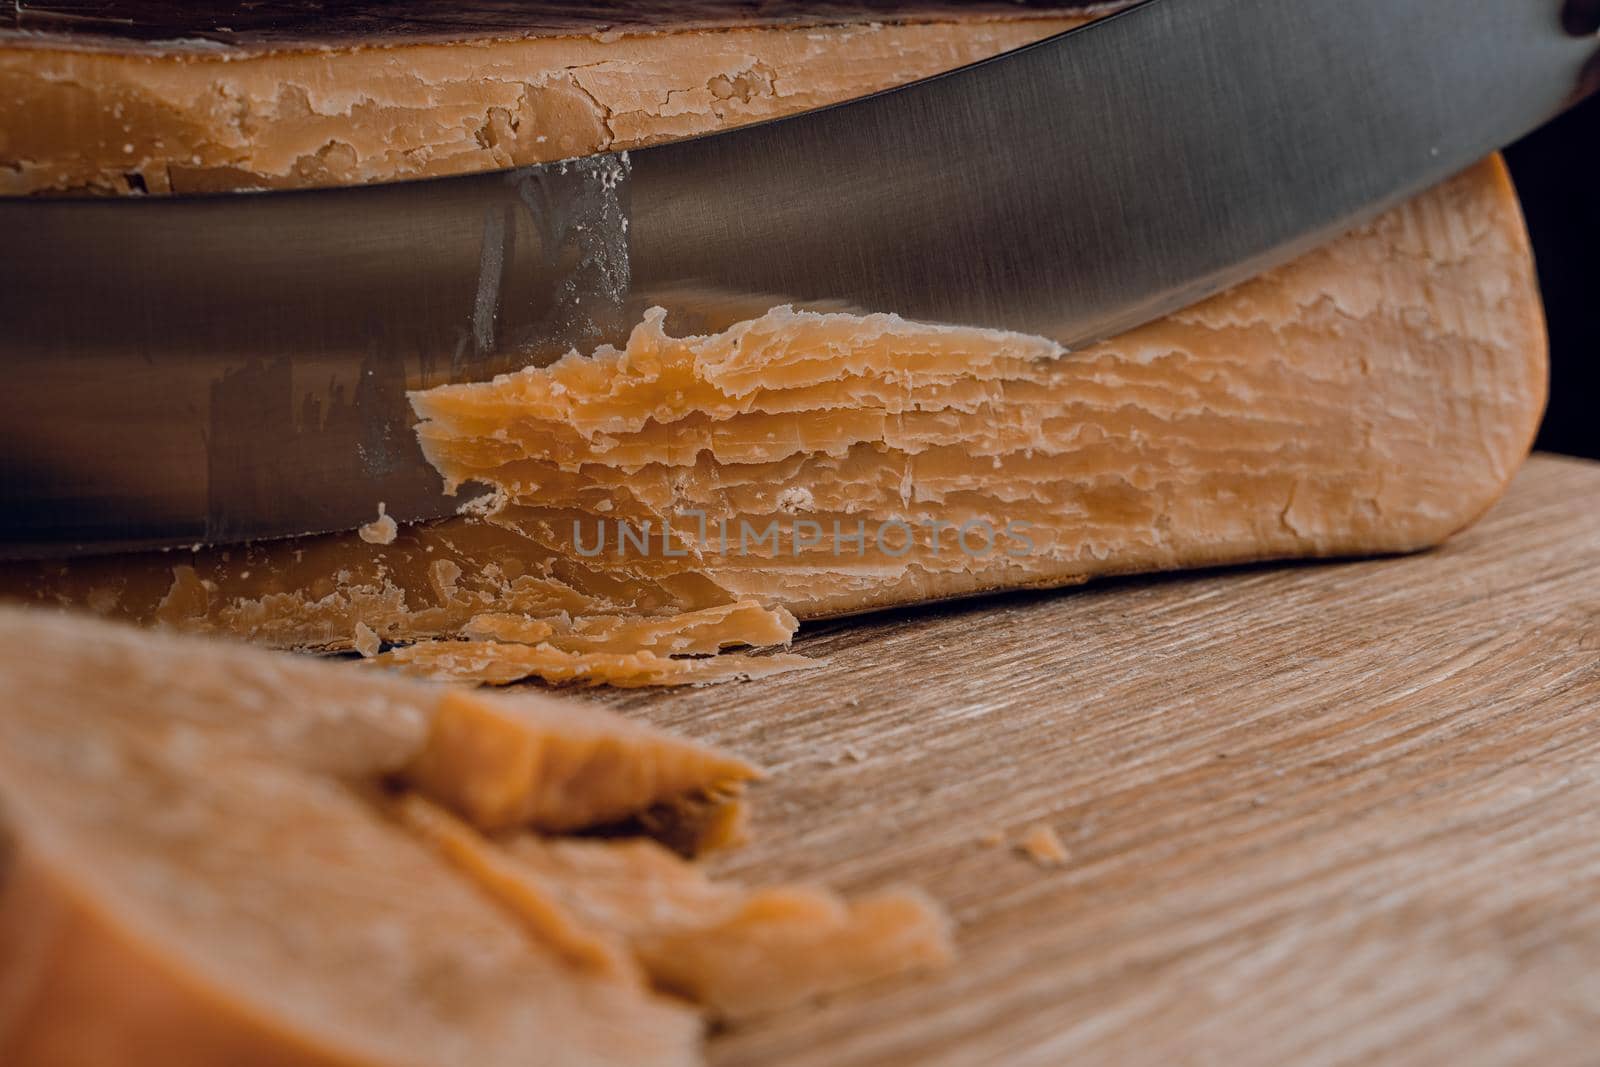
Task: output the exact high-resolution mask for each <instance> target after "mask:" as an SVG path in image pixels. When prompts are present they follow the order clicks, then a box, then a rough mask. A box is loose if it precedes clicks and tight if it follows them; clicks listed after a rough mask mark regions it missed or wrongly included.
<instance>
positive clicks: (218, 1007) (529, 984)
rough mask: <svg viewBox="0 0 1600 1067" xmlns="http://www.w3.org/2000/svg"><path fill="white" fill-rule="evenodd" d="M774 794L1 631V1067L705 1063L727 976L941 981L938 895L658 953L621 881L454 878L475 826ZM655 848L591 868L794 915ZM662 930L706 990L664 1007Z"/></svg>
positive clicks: (554, 711) (633, 750)
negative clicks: (921, 970) (707, 1031)
mask: <svg viewBox="0 0 1600 1067" xmlns="http://www.w3.org/2000/svg"><path fill="white" fill-rule="evenodd" d="M755 773H756V772H755V769H754V768H753V767H751V766H750V765H749V764H747V763H745V762H744V761H742V760H739V759H738V758H737V757H734V756H732V755H730V754H728V753H725V752H721V751H719V750H716V749H713V748H710V747H708V746H705V745H700V744H695V743H691V742H688V741H685V740H681V739H678V738H675V737H672V736H670V735H667V734H664V733H661V732H659V731H656V730H653V729H649V728H647V727H644V726H642V725H636V724H632V723H629V722H626V721H624V720H623V719H621V718H619V717H617V716H614V715H612V714H610V713H608V712H605V711H602V710H601V709H598V708H591V707H583V708H572V707H566V706H563V705H560V704H557V703H555V702H553V701H549V700H547V699H542V698H524V699H521V700H510V699H497V698H486V697H482V696H479V695H475V694H469V693H466V692H462V691H459V690H452V689H449V688H445V687H436V686H430V685H426V684H424V683H419V682H413V681H408V680H405V679H401V678H397V677H394V676H392V675H389V674H386V673H384V672H380V671H372V670H365V669H362V668H361V667H360V666H358V665H355V664H340V663H327V662H317V661H314V660H310V659H305V658H299V657H293V656H287V655H283V654H279V653H272V652H266V651H262V650H257V649H251V648H248V647H246V646H242V645H236V644H229V643H224V642H211V641H205V640H198V639H195V638H184V637H173V636H166V635H158V634H151V633H148V632H144V631H140V630H137V629H135V628H132V627H119V626H115V625H112V624H108V623H104V622H99V621H94V620H90V619H86V618H83V617H76V616H71V615H63V614H57V613H53V612H46V611H40V610H19V609H15V608H3V609H0V1063H4V1064H6V1065H7V1067H90V1065H93V1067H145V1065H148V1064H150V1063H161V1064H163V1065H186V1064H194V1065H200V1064H207V1065H215V1064H219V1063H226V1064H257V1063H259V1064H268V1063H270V1064H274V1065H312V1064H315V1065H330V1067H331V1065H333V1064H338V1065H340V1067H354V1065H361V1067H411V1065H437V1064H472V1065H474V1067H495V1065H497V1064H506V1065H513V1064H515V1065H526V1064H529V1063H560V1064H562V1065H563V1067H568V1065H570V1067H585V1065H601V1064H604V1065H618V1067H620V1065H624V1064H626V1065H683V1064H693V1063H698V1062H699V1060H700V1051H699V1050H700V1036H701V1028H702V1023H701V1017H702V1012H707V1013H715V1014H718V1015H723V1016H726V1015H728V1014H730V1013H731V1012H730V1009H735V1008H739V1007H741V1006H743V1002H741V1001H738V1000H730V999H729V997H730V994H729V993H727V992H726V991H725V990H724V985H723V982H725V981H726V980H728V979H733V978H736V979H737V982H738V987H739V988H741V989H745V988H748V989H750V990H763V991H764V992H763V993H762V996H761V1000H760V1002H759V1003H760V1005H761V1006H763V1007H771V1006H778V1005H783V1004H792V1003H795V1002H797V1001H799V1000H802V999H805V998H806V997H809V996H812V995H815V994H817V993H821V992H831V991H835V990H838V989H840V988H843V987H845V986H848V985H853V984H856V983H857V982H859V981H862V980H865V979H868V978H879V977H884V976H887V975H890V974H896V973H900V972H902V971H905V970H908V969H912V968H918V967H922V966H925V965H928V964H930V963H936V962H938V961H940V960H942V959H943V958H944V957H945V955H946V953H947V950H948V947H947V935H946V933H945V929H946V927H945V921H944V919H943V918H942V917H941V916H940V914H939V912H938V911H937V909H936V908H935V907H934V906H933V905H932V904H931V903H929V902H928V901H927V900H926V899H925V898H922V897H920V896H906V895H901V896H897V897H889V898H887V899H889V900H891V901H897V902H898V903H896V904H894V905H893V906H892V907H887V906H885V905H884V904H883V903H881V902H878V903H875V902H874V898H870V897H869V898H866V899H863V900H861V901H859V902H854V903H847V902H845V901H842V900H839V899H838V898H837V897H834V896H833V895H832V894H829V893H827V892H825V891H822V890H815V889H804V890H796V891H795V892H798V893H800V894H801V895H802V896H803V897H804V899H805V900H806V901H808V902H809V905H808V906H809V907H811V908H812V909H814V910H815V912H816V913H817V914H818V915H821V916H824V917H831V918H829V919H828V921H829V922H830V923H831V924H832V925H829V926H826V927H819V928H816V930H815V931H812V930H811V928H810V927H806V928H805V929H796V928H794V927H793V925H792V924H791V923H786V922H785V921H783V920H782V919H768V920H761V921H760V922H758V923H757V929H758V930H776V931H780V932H783V931H787V932H784V933H782V936H779V937H776V938H773V937H762V936H758V935H755V934H752V932H751V929H750V927H749V924H750V920H748V919H747V920H746V921H745V922H742V923H740V922H732V921H731V919H730V916H729V915H727V914H725V913H724V912H725V909H724V910H722V911H717V910H712V911H705V912H703V914H701V916H700V919H699V921H698V922H697V923H696V924H693V925H691V926H688V927H684V926H683V925H681V924H673V925H672V926H671V927H670V929H669V928H660V927H658V925H657V923H656V920H655V919H654V918H651V916H653V915H654V914H655V909H657V908H658V906H659V902H660V899H661V895H660V892H659V891H658V889H656V888H653V885H652V884H641V885H639V886H638V887H636V888H635V887H630V886H629V885H627V884H622V883H620V882H613V883H607V885H606V887H605V894H604V901H605V907H606V909H607V910H606V911H605V913H604V914H601V913H599V912H597V911H596V910H595V907H594V905H593V904H592V903H589V900H590V897H591V894H590V892H589V889H588V888H587V887H588V886H590V885H591V884H593V882H594V878H593V875H592V872H590V871H588V870H587V868H584V869H579V868H573V869H572V870H570V871H569V870H565V869H562V870H555V869H551V870H547V871H544V872H543V873H542V874H541V882H540V887H539V888H538V891H537V893H535V892H534V891H533V890H528V891H524V892H522V893H521V894H520V895H516V896H511V895H508V890H507V887H508V886H510V885H512V884H514V882H515V880H516V879H517V878H520V877H522V876H521V875H520V874H516V873H515V872H513V874H512V875H507V874H506V873H505V870H504V868H505V867H506V864H509V863H510V862H511V860H510V859H509V858H508V859H507V860H506V862H505V863H503V864H500V865H499V866H496V864H494V863H485V862H477V863H466V862H463V857H466V858H468V859H471V858H472V857H474V856H478V855H480V854H481V855H492V854H493V852H494V850H497V849H499V848H500V846H499V845H495V844H492V843H491V842H490V840H489V839H488V838H484V837H480V836H479V834H478V831H477V830H475V829H473V828H472V826H471V825H469V823H468V822H467V821H465V820H468V819H471V820H475V821H476V822H477V823H479V824H480V825H484V826H487V827H498V828H502V829H503V830H504V831H505V832H507V833H509V834H510V835H511V838H510V840H511V842H512V843H511V844H509V845H507V846H506V848H507V849H508V850H511V849H518V848H524V847H534V845H533V844H532V843H533V842H537V843H538V844H537V847H540V848H549V849H556V850H561V849H564V848H565V847H566V845H565V842H567V841H568V839H566V838H562V837H560V836H540V837H537V838H535V837H533V836H531V835H533V834H535V833H541V834H550V833H551V832H552V831H577V830H584V829H590V828H600V827H614V825H615V824H616V823H618V822H619V821H626V820H627V819H629V818H632V819H635V820H637V822H638V824H639V826H640V827H642V828H654V829H658V830H660V831H661V832H662V833H663V835H664V836H668V837H670V836H672V833H673V831H674V829H675V827H674V822H675V820H677V819H679V818H681V819H684V820H688V821H689V822H690V823H694V822H695V821H696V820H704V822H705V825H707V826H709V827H711V829H710V831H709V832H706V833H701V834H699V836H696V835H695V834H694V833H690V834H689V835H688V836H687V837H685V838H683V840H685V841H689V842H691V843H693V842H696V841H699V842H705V843H716V844H721V843H726V842H727V839H728V837H729V836H730V835H729V833H728V832H727V829H728V828H727V827H726V826H725V825H723V824H721V823H719V822H718V821H717V819H716V818H715V815H716V813H717V812H720V811H725V810H727V806H726V805H722V804H719V803H717V802H718V801H720V800H725V799H727V798H728V797H730V796H731V795H733V794H734V793H736V791H737V788H738V786H739V784H740V783H742V782H744V781H747V780H749V779H750V778H751V777H753V776H754V775H755ZM701 798H712V801H711V802H706V801H703V800H702V799H701ZM707 803H710V807H709V809H707V808H706V804H707ZM417 811H423V812H428V813H431V814H432V815H433V817H434V819H433V822H432V823H424V822H419V820H418V819H417V818H416V817H414V815H408V814H407V813H408V812H412V813H414V812H417ZM451 811H454V812H458V813H459V818H458V816H457V815H453V814H450V812H451ZM435 825H445V826H449V827H454V828H457V833H458V836H459V837H460V838H461V840H464V841H465V842H466V845H465V846H464V847H461V846H458V847H457V848H456V851H455V853H454V854H453V855H452V854H448V850H446V849H441V847H440V835H439V834H438V833H437V832H435V831H434V830H433V829H431V827H433V826H435ZM696 829H697V827H696V826H690V830H696ZM613 832H615V830H613ZM518 840H521V841H522V842H523V844H522V845H518V844H516V842H517V841H518ZM642 842H643V839H637V838H636V839H632V840H630V839H627V838H606V839H593V840H586V841H584V842H582V854H583V855H584V856H585V857H588V858H589V861H590V863H591V864H594V865H600V866H604V867H606V868H607V869H610V868H615V867H617V866H619V865H620V866H622V867H628V866H630V865H634V864H635V863H636V857H638V856H641V855H647V856H649V857H650V859H649V860H648V861H647V865H648V866H650V867H651V869H658V868H663V867H665V869H666V870H667V871H668V872H669V873H670V876H671V877H672V878H673V879H674V880H675V883H674V884H680V883H681V884H683V885H686V886H688V887H690V889H691V890H692V891H693V892H694V893H698V894H701V895H703V896H707V897H708V898H715V899H717V900H733V901H737V900H741V899H745V898H744V897H742V896H740V894H745V893H754V894H758V896H756V897H755V898H753V899H763V898H762V897H760V896H759V894H769V895H770V894H776V895H777V896H779V897H781V896H782V895H783V894H784V893H785V892H787V890H784V889H783V888H781V887H779V888H774V889H767V890H748V891H747V890H738V889H736V888H732V887H729V888H721V887H717V886H716V884H715V883H713V882H711V881H709V880H708V879H706V878H705V877H704V876H703V875H701V874H700V873H699V871H698V870H697V869H695V868H694V867H692V866H691V865H690V864H689V863H688V862H687V861H684V860H680V859H678V858H676V857H673V856H672V855H671V854H670V853H667V852H666V851H665V850H664V849H662V848H661V846H659V845H656V844H654V843H653V842H649V843H648V848H649V851H647V852H641V851H640V850H639V846H640V844H641V843H642ZM558 854H564V853H558ZM511 855H512V853H511V852H510V851H508V852H507V856H508V857H510V856H511ZM518 862H520V861H518ZM596 899H598V898H596ZM719 907H721V905H719ZM641 930H643V931H645V932H646V933H649V934H651V935H652V936H655V935H659V936H661V937H668V936H670V937H672V938H675V939H676V941H675V942H674V943H675V944H676V945H678V946H679V948H678V949H677V950H676V951H675V953H674V954H675V955H676V956H679V957H681V958H682V959H684V960H685V961H688V960H692V959H694V958H696V957H697V956H698V957H704V958H706V959H709V960H712V961H713V962H712V963H711V964H707V965H704V967H702V968H701V969H700V970H697V971H696V973H705V974H707V975H709V976H711V977H710V978H708V979H706V980H705V981H700V982H689V981H683V980H679V979H680V978H681V976H679V975H677V974H676V972H674V974H673V975H671V976H670V977H672V978H673V979H674V980H673V981H670V982H669V981H667V980H666V978H667V977H669V976H668V975H666V973H665V972H664V970H663V966H662V963H661V961H660V960H659V958H658V955H659V951H660V949H659V945H658V943H657V942H656V941H648V940H640V939H639V937H637V936H635V935H636V934H638V933H639V931H641ZM830 931H831V933H830ZM846 932H848V933H849V934H850V935H851V936H850V937H849V938H845V937H843V936H841V935H842V934H844V933H846ZM622 935H626V936H622ZM796 945H800V946H801V947H803V948H804V949H805V950H806V959H807V960H808V961H809V962H808V966H807V968H806V969H805V970H803V971H800V972H796V973H794V974H792V975H791V973H790V969H789V968H788V966H787V964H786V963H785V956H786V954H787V953H789V952H790V950H791V949H792V948H793V947H794V946H796ZM718 961H720V962H718ZM719 978H720V979H721V980H719ZM668 991H670V993H671V994H672V995H667V993H668Z"/></svg>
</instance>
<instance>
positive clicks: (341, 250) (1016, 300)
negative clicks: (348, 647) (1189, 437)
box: [0, 0, 1595, 558]
mask: <svg viewBox="0 0 1600 1067" xmlns="http://www.w3.org/2000/svg"><path fill="white" fill-rule="evenodd" d="M1594 54H1595V45H1594V42H1593V40H1591V39H1587V38H1584V37H1581V36H1577V35H1574V34H1573V33H1571V32H1568V30H1567V29H1566V28H1564V23H1563V10H1562V6H1561V4H1560V3H1559V0H1400V2H1397V0H1299V2H1296V3H1293V4H1285V3H1282V2H1281V0H1144V2H1143V3H1141V4H1138V5H1136V6H1134V7H1133V8H1130V9H1128V10H1127V11H1124V12H1122V13H1120V14H1117V15H1113V16H1111V17H1109V18H1107V19H1105V20H1102V21H1100V22H1097V23H1093V24H1091V25H1089V26H1087V27H1084V28H1082V29H1078V30H1074V31H1071V32H1069V33H1066V34H1062V35H1060V36H1058V37H1054V38H1051V39H1048V40H1046V41H1043V42H1040V43H1038V44H1035V45H1032V46H1028V47H1026V48H1023V49H1020V50H1018V51H1016V52H1013V53H1008V54H1007V55H1004V56H1001V57H997V58H995V59H992V60H988V61H985V62H982V63H979V64H975V65H973V66H970V67H966V68H963V69H961V70H958V71H955V72H952V73H949V74H945V75H941V76H938V77H935V78H931V79H928V80H926V81H923V82H918V83H915V84H912V85H910V86H906V87H903V88H900V89H896V90H892V91H889V92H886V93H882V94H879V95H876V96H873V97H869V98H865V99H862V100H859V101H854V102H851V103H847V104H841V105H837V106H834V107H830V108H825V109H822V110H820V111H815V112H811V113H808V114H805V115H801V116H796V117H793V118H787V119H782V120H778V121H774V122H769V123H765V124H761V125H757V126H751V127H746V128H743V129H738V130H734V131H730V132H727V133H721V134H715V135H711V136H707V137H702V138H698V139H694V140H689V141H683V142H678V143H674V144H668V145H662V146H658V147H652V148H646V149H642V150H638V151H634V152H628V153H618V154H609V155H603V156H596V157H590V158H587V159H582V160H574V161H568V162H564V163H559V164H551V165H544V166H539V167H530V168H523V169H519V170H515V171H506V172H498V173H486V174H476V175H471V176H464V177H453V178H440V179H431V180H426V181H414V182H400V183H394V184H390V185H379V186H370V187H364V188H355V189H329V190H311V191H294V192H262V193H234V194H225V195H212V196H194V197H174V198H150V199H143V200H123V201H104V200H99V201H93V200H70V199H56V200H19V199H11V200H0V233H3V234H4V235H6V242H7V245H8V246H9V248H10V249H11V250H12V254H11V255H9V256H5V257H3V258H0V366H3V374H4V375H5V378H6V381H7V383H8V386H7V388H5V389H4V390H0V556H3V557H11V558H26V557H39V556H52V555H65V554H73V553H80V552H104V551H114V550H125V549H134V548H149V547H162V546H176V545H189V544H196V543H225V542H231V541H243V540H253V539H259V538H269V537H280V536H288V535H294V534H304V533H314V532H324V531H333V530H343V529H350V528H353V527H355V526H357V525H360V524H362V523H365V522H367V521H370V520H371V519H372V518H374V517H375V516H376V515H377V513H378V506H379V502H380V501H381V502H383V503H384V504H385V506H386V507H387V510H388V512H389V514H391V515H393V516H394V517H396V518H397V519H399V520H401V521H411V520H418V519H426V518H434V517H440V516H444V515H448V514H450V513H452V512H454V511H455V510H456V509H457V508H458V506H459V505H460V503H461V501H460V500H459V499H457V498H453V497H449V496H445V495H444V494H443V493H442V492H441V487H440V482H439V479H438V477H437V475H436V474H435V473H434V472H433V471H432V470H431V468H429V467H428V465H427V463H426V462H425V460H424V459H423V458H422V455H421V453H420V451H419V449H418V446H417V444H416V441H415V438H414V435H413V433H412V431H411V424H412V417H411V413H410V411H409V408H408V405H407V402H406V399H405V393H406V390H407V389H410V388H418V387H422V386H427V385H432V384H438V383H440V382H444V381H460V380H467V379H473V378H481V377H485V376H488V375H491V374H494V373H498V372H500V371H505V370H510V369H513V368H515V367H518V366H524V365H529V364H532V363H542V362H547V361H549V360H550V359H553V358H556V357H557V356H559V355H561V354H562V353H564V352H566V351H567V350H569V349H570V348H573V347H575V346H576V347H578V348H580V349H582V350H590V349H592V348H593V347H594V346H595V345H598V344H600V343H604V342H620V341H621V340H622V339H623V338H624V337H625V335H626V333H627V330H628V329H629V328H630V326H631V325H632V324H633V323H635V322H637V321H638V319H639V317H640V315H641V313H642V311H643V309H644V308H646V307H648V306H650V305H652V304H660V305H663V306H665V307H667V308H668V309H669V312H670V316H669V324H670V325H671V326H672V327H673V328H674V329H678V330H696V331H698V330H704V329H715V328H720V327H722V326H725V325H727V324H728V323H729V322H731V321H733V320H734V319H736V318H738V317H741V313H744V314H755V313H759V312H760V311H761V310H764V309H765V308H767V307H770V306H772V305H774V304H778V303H795V304H800V305H804V306H813V307H822V308H837V309H851V310H860V311H894V312H897V313H899V314H901V315H904V316H906V317H908V318H914V319H925V320H931V321H938V322H949V323H956V324H964V325H976V326H989V327H1002V328H1007V329H1014V330H1022V331H1027V332H1032V333H1039V334H1045V335H1047V336H1050V337H1053V338H1055V339H1057V340H1058V341H1060V342H1062V343H1063V344H1065V345H1067V346H1069V347H1071V346H1081V345H1083V344H1086V343H1089V342H1092V341H1094V340H1097V339H1100V338H1104V337H1107V336H1110V335H1113V334H1115V333H1117V332H1120V331H1122V330H1124V329H1128V328H1131V327H1133V326H1136V325H1139V324H1140V323H1143V322H1145V321H1148V320H1150V319H1153V318H1155V317H1157V316H1160V315H1162V314H1165V313H1167V312H1170V311H1173V310H1176V309H1178V308H1180V307H1183V306H1185V305H1187V304H1190V303H1192V302H1194V301H1196V300H1198V299H1201V298H1203V297H1205V296H1207V295H1209V294H1211V293H1213V292H1216V291H1218V290H1220V289H1222V288H1224V287H1226V286H1228V285H1230V284H1232V283H1235V282H1238V281H1241V280H1244V279H1246V278H1248V277H1251V276H1253V275H1254V274H1256V273H1259V272H1260V271H1262V270H1264V269H1266V268H1268V267H1270V266H1272V265H1274V264H1277V263H1280V262H1282V261H1285V260H1287V259H1289V258H1291V257H1293V256H1294V255H1296V254H1297V253H1299V252H1301V251H1303V250H1306V249H1308V248H1310V247H1312V246H1314V245H1316V244H1317V243H1319V242H1322V241H1324V240H1326V239H1328V238H1330V237H1331V236H1333V235H1335V234H1337V233H1338V232H1340V231H1341V230H1343V229H1344V228H1346V227H1349V226H1351V225H1352V224H1354V223H1357V222H1359V221H1361V220H1362V219H1364V218H1367V217H1370V216H1371V215H1374V214H1376V213H1377V212H1379V211H1381V210H1383V209H1384V208H1386V207H1389V206H1391V205H1393V204H1394V203H1396V202H1398V201H1400V200H1401V199H1403V198H1405V197H1407V196H1409V195H1412V194H1414V193H1416V192H1418V191H1420V190H1422V189H1424V188H1426V187H1427V186H1429V185H1431V184H1433V183H1434V182H1437V181H1439V180H1441V179H1443V178H1445V177H1447V176H1449V175H1450V174H1452V173H1454V172H1456V171H1458V170H1460V169H1461V168H1463V167H1465V166H1466V165H1468V164H1469V163H1471V162H1473V161H1474V160H1476V159H1477V158H1478V157H1480V156H1482V155H1483V154H1485V153H1487V152H1488V151H1491V150H1493V149H1494V148H1496V147H1499V146H1501V145H1503V144H1505V143H1507V142H1509V141H1511V140H1513V139H1515V138H1516V137H1517V136H1519V135H1520V134H1522V133H1524V132H1525V131H1527V130H1529V129H1531V128H1533V127H1535V126H1537V125H1539V124H1540V123H1542V122H1543V121H1545V120H1546V119H1548V118H1550V117H1552V116H1553V115H1555V114H1557V113H1559V112H1560V111H1561V110H1563V109H1564V108H1565V107H1566V106H1568V105H1570V104H1571V103H1573V102H1575V101H1576V99H1578V98H1579V96H1581V95H1582V93H1583V92H1584V89H1585V85H1584V72H1585V68H1586V65H1587V64H1591V62H1592V60H1593V58H1594ZM1591 69H1592V68H1591ZM24 249H25V250H26V252H25V253H21V254H19V252H20V250H24Z"/></svg>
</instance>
